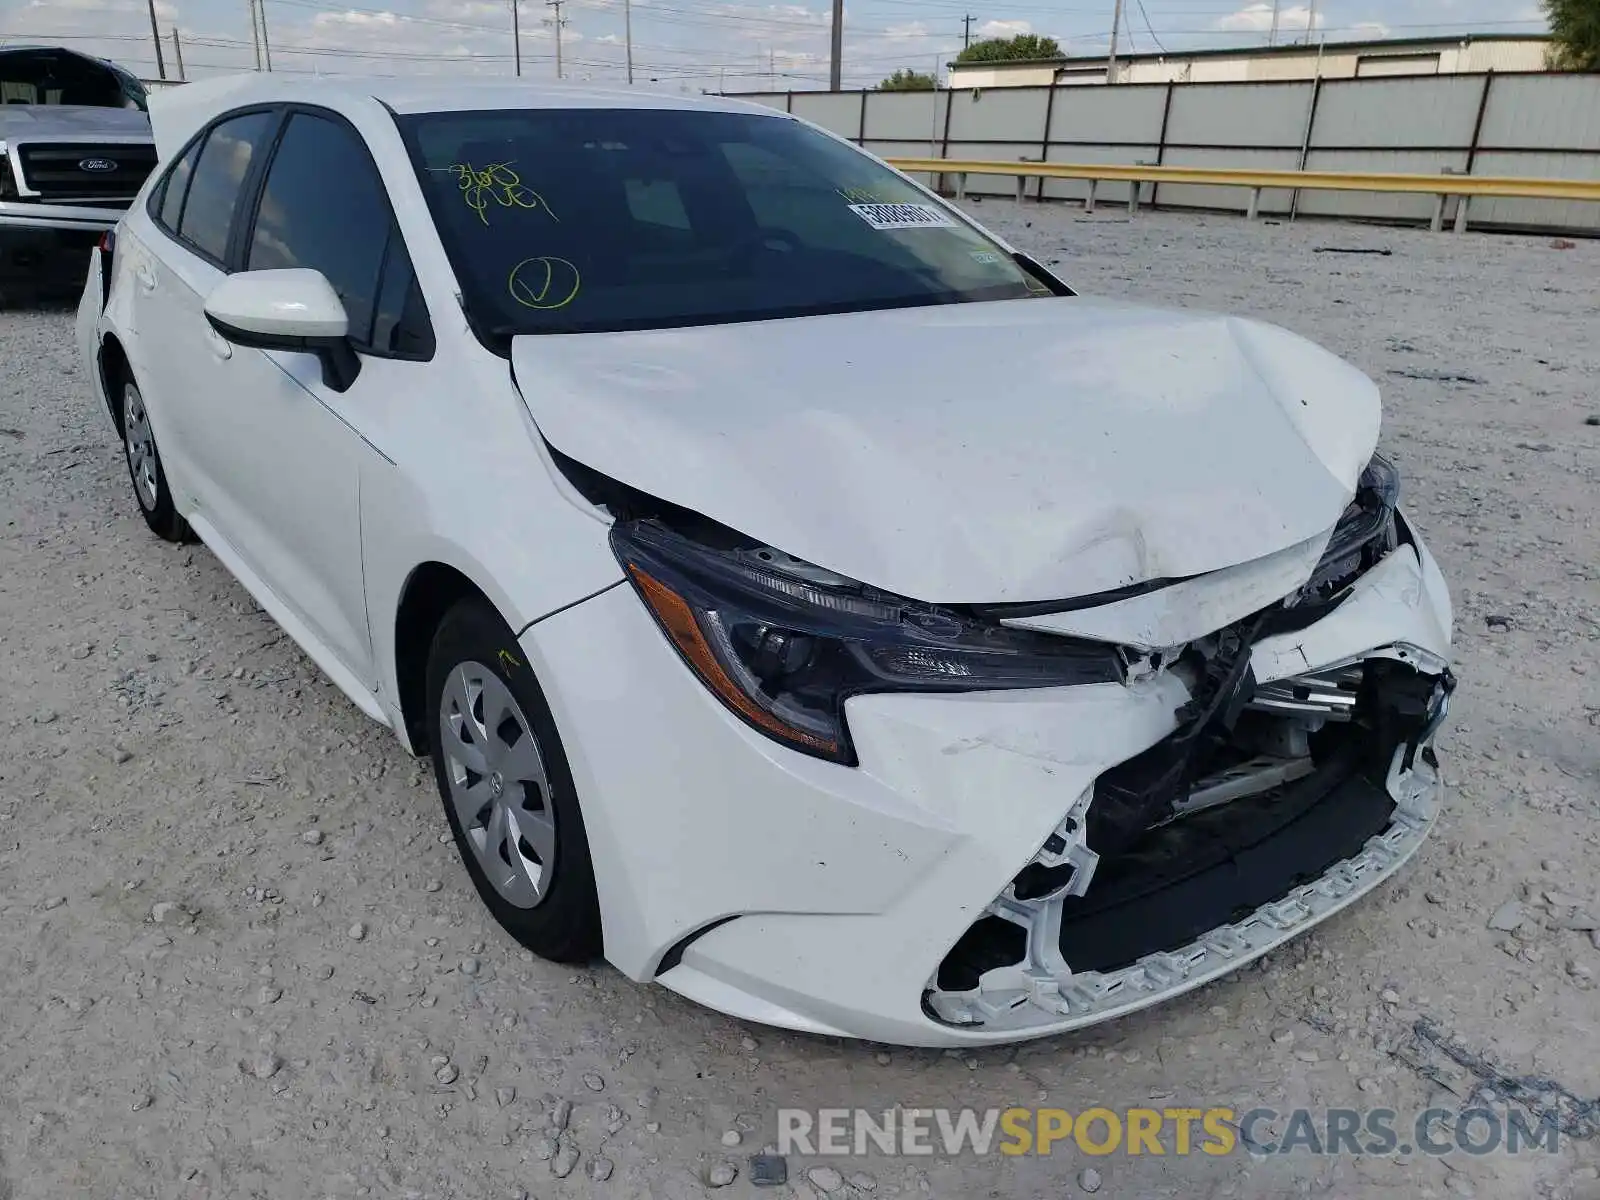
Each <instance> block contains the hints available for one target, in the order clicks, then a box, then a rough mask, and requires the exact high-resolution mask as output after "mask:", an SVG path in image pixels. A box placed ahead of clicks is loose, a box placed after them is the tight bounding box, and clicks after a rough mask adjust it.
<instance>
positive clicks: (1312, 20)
mask: <svg viewBox="0 0 1600 1200" xmlns="http://www.w3.org/2000/svg"><path fill="white" fill-rule="evenodd" d="M1316 27H1317V0H1311V4H1310V7H1309V8H1308V9H1307V10H1306V45H1308V46H1309V45H1311V31H1312V30H1313V29H1315V28H1316Z"/></svg>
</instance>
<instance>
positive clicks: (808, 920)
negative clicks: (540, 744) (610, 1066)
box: [523, 531, 1453, 1046]
mask: <svg viewBox="0 0 1600 1200" xmlns="http://www.w3.org/2000/svg"><path fill="white" fill-rule="evenodd" d="M1450 627H1451V612H1450V603H1449V599H1448V596H1447V593H1446V589H1445V585H1444V581H1443V579H1442V577H1441V576H1440V574H1439V571H1438V568H1437V566H1436V565H1435V564H1434V562H1433V560H1432V558H1431V556H1429V554H1428V552H1427V550H1426V549H1425V548H1424V547H1423V545H1422V543H1421V542H1420V540H1418V539H1416V538H1415V537H1414V536H1412V535H1410V533H1409V531H1406V534H1405V538H1404V542H1403V544H1401V545H1400V546H1398V547H1397V548H1396V549H1395V550H1393V551H1392V552H1391V553H1389V554H1388V555H1387V556H1386V557H1385V558H1384V559H1382V560H1381V561H1380V562H1378V563H1377V564H1376V565H1375V566H1373V567H1371V569H1369V570H1367V571H1366V572H1365V573H1364V574H1363V575H1362V576H1361V577H1360V578H1359V579H1358V580H1357V581H1356V582H1355V584H1354V585H1353V586H1352V587H1351V588H1350V589H1349V591H1348V593H1347V594H1345V595H1344V596H1343V598H1342V599H1340V600H1339V602H1338V603H1337V604H1336V605H1333V606H1331V607H1329V608H1327V609H1325V610H1319V611H1318V612H1317V613H1316V614H1315V618H1314V619H1312V620H1310V621H1309V623H1307V624H1305V625H1304V626H1303V627H1301V628H1292V629H1284V630H1280V631H1278V632H1269V631H1266V630H1263V629H1261V628H1259V627H1258V628H1255V629H1253V630H1252V635H1253V640H1249V641H1246V642H1245V644H1244V651H1245V653H1246V654H1247V656H1248V657H1247V661H1246V663H1245V666H1246V667H1247V668H1248V677H1249V681H1250V682H1249V688H1250V691H1249V694H1248V697H1246V698H1245V699H1243V700H1242V701H1241V703H1240V704H1239V705H1237V706H1234V707H1236V708H1237V709H1238V711H1235V712H1231V714H1230V719H1231V720H1232V721H1233V728H1234V729H1235V730H1240V731H1243V732H1242V733H1240V734H1239V736H1238V737H1237V738H1235V739H1234V740H1235V741H1238V742H1239V744H1237V745H1231V746H1230V745H1229V744H1228V739H1226V738H1223V739H1218V738H1217V737H1215V736H1214V733H1215V731H1213V736H1211V744H1210V746H1209V750H1208V753H1207V755H1206V757H1205V759H1204V761H1203V762H1202V764H1201V766H1200V769H1199V770H1198V774H1197V775H1196V777H1194V778H1191V779H1186V780H1185V787H1184V795H1183V797H1182V802H1181V804H1179V805H1177V806H1175V811H1174V812H1173V813H1172V814H1170V819H1166V820H1163V821H1159V822H1157V823H1156V824H1155V826H1154V828H1145V827H1141V826H1137V824H1135V825H1132V826H1130V825H1126V824H1124V825H1123V826H1122V827H1121V828H1120V830H1119V829H1118V828H1115V827H1114V828H1112V829H1111V830H1110V831H1109V834H1108V833H1107V831H1106V830H1104V829H1100V828H1099V827H1098V823H1103V820H1104V816H1103V814H1101V815H1100V816H1097V814H1096V811H1095V810H1096V794H1097V789H1098V790H1099V793H1100V796H1101V798H1102V799H1103V798H1104V796H1105V795H1106V792H1105V790H1104V789H1105V787H1106V785H1107V781H1109V782H1110V783H1111V784H1116V785H1118V786H1120V787H1121V788H1122V790H1123V792H1124V793H1125V797H1126V796H1135V794H1136V793H1137V792H1138V781H1136V780H1130V779H1129V778H1127V777H1126V775H1125V774H1123V771H1124V768H1125V767H1126V766H1127V764H1129V763H1131V762H1135V761H1137V760H1140V759H1142V758H1144V757H1145V756H1147V755H1149V754H1150V753H1151V752H1152V750H1154V749H1155V748H1158V747H1159V746H1160V745H1161V744H1162V743H1164V742H1169V741H1171V740H1172V739H1174V738H1177V737H1181V736H1182V735H1183V733H1184V729H1183V724H1184V723H1183V721H1182V720H1181V719H1180V718H1179V717H1178V716H1176V715H1175V714H1179V713H1182V712H1185V711H1190V706H1192V705H1193V704H1194V703H1195V702H1196V698H1197V694H1198V692H1199V691H1200V688H1199V681H1198V680H1197V679H1196V678H1195V677H1193V676H1191V677H1189V678H1185V677H1184V675H1183V673H1182V672H1181V671H1180V670H1177V669H1161V670H1157V671H1154V672H1151V673H1148V674H1144V675H1142V676H1138V677H1135V678H1130V679H1129V680H1128V681H1127V682H1126V683H1123V684H1094V685H1084V686H1076V687H1058V688H1046V689H1039V690H1037V691H1013V692H978V693H967V694H958V695H920V694H869V695H861V696H856V697H854V698H852V699H851V700H850V701H849V702H848V703H849V707H848V709H847V714H848V719H849V722H850V728H851V731H852V734H853V736H854V738H855V743H856V747H857V750H858V752H859V755H860V765H859V766H858V767H854V768H851V767H844V766H840V765H837V764H832V763H826V762H821V761H818V760H815V759H811V758H807V757H804V756H799V755H796V754H794V753H793V752H790V751H787V750H784V749H783V748H781V747H777V746H775V745H774V744H773V743H772V742H771V741H770V739H767V738H765V737H763V736H762V735H760V734H759V733H756V732H754V731H752V730H751V729H749V728H748V727H747V726H746V725H745V724H743V723H742V722H739V721H737V720H734V719H731V718H729V717H728V716H727V715H726V711H725V710H724V709H723V708H722V707H721V706H720V705H719V704H718V702H717V701H716V700H715V699H714V698H711V697H710V696H709V695H708V694H707V693H706V691H705V689H704V688H703V687H701V686H700V685H699V683H698V681H696V680H695V679H693V678H692V677H691V676H690V675H689V673H688V672H686V671H684V669H683V667H682V664H681V662H680V661H679V660H678V659H677V658H676V657H675V654H674V652H673V651H672V650H671V648H670V647H669V646H667V644H666V642H665V639H663V638H661V637H660V635H659V632H658V630H657V628H656V627H655V625H654V624H653V622H652V620H651V618H650V617H649V615H648V614H647V613H646V612H645V610H644V609H643V607H642V606H641V605H640V603H639V601H638V600H637V598H636V597H635V596H634V595H633V594H632V593H631V592H629V591H628V590H627V589H613V590H611V591H610V592H607V593H605V594H604V595H602V596H600V597H598V598H596V599H595V600H593V601H591V602H588V603H586V604H584V605H580V606H577V607H575V608H573V609H571V610H569V611H568V612H566V613H564V614H561V615H560V616H557V617H555V618H552V619H551V620H549V621H545V622H540V623H537V624H535V625H534V626H533V627H532V628H530V629H529V630H528V631H527V632H526V634H525V635H524V638H523V645H524V647H525V648H526V649H527V651H528V653H529V655H530V657H531V659H532V660H533V661H534V662H535V663H537V664H538V669H539V674H540V678H541V679H542V680H549V681H550V683H549V685H548V687H547V693H548V694H549V697H550V700H551V704H552V707H553V708H554V710H555V712H556V717H557V723H558V725H562V726H566V725H568V724H571V725H572V726H574V727H584V726H590V727H593V726H595V725H599V724H605V723H609V725H610V726H611V727H613V728H616V729H618V730H619V731H625V732H626V743H625V745H626V752H625V753H624V752H621V751H620V749H619V752H617V753H605V754H601V753H589V752H588V749H587V747H585V746H584V745H583V744H582V743H577V744H574V743H572V742H569V756H570V758H571V760H572V761H571V765H572V768H573V774H574V777H575V781H576V783H577V786H578V791H579V794H580V795H581V796H583V797H585V824H586V826H587V827H588V834H589V841H590V844H591V847H592V849H593V855H594V861H595V867H596V872H597V875H598V876H599V879H600V895H601V904H602V910H603V918H604V922H605V931H606V934H605V936H606V954H607V957H608V958H609V959H610V960H611V961H612V962H613V963H614V964H615V965H616V966H617V967H618V968H619V969H621V970H622V971H623V972H624V973H626V974H627V975H629V976H630V977H632V978H635V979H641V980H644V979H654V980H656V981H657V982H659V983H662V984H663V985H665V986H667V987H669V988H671V989H672V990H674V991H677V992H679V993H680V994H682V995H684V996H686V997H689V998H690V999H693V1000H695V1001H697V1002H699V1003H702V1004H705V1005H707V1006H709V1007H712V1008H716V1009H718V1010H720V1011H722V1012H725V1013H729V1014H731V1015H734V1016H737V1017H741V1018H744V1019H748V1020H753V1021H760V1022H763V1023H768V1024H774V1025H780V1026H785V1027H788V1028H793V1029H799V1030H805V1031H809V1032H813V1033H818V1034H824V1035H835V1036H849V1037H859V1038H867V1039H870V1040H875V1041H883V1042H892V1043H900V1044H909V1045H931V1046H940V1045H943V1046H951V1045H981V1044H993V1043H1003V1042H1009V1041H1016V1040H1020V1039H1024V1038H1031V1037H1041V1036H1046V1035H1049V1034H1053V1033H1057V1032H1061V1031H1065V1030H1069V1029H1073V1028H1076V1027H1080V1026H1084V1025H1088V1024H1092V1023H1094V1022H1097V1021H1100V1020H1104V1019H1107V1018H1110V1017H1114V1016H1117V1015H1119V1014H1122V1013H1126V1012H1130V1011H1133V1010H1135V1009H1138V1008H1142V1007H1145V1006H1148V1005H1150V1004H1154V1003H1157V1002H1159V1001H1161V1000H1163V999H1166V998H1169V997H1172V996H1175V995H1178V994H1180V993H1182V992H1184V991H1187V990H1189V989H1191V988H1194V987H1197V986H1199V985H1200V984H1202V983H1204V982H1206V981H1207V980H1209V979H1212V978H1214V977H1216V976H1219V975H1222V974H1225V973H1227V972H1229V971H1232V970H1234V969H1237V968H1238V967H1239V966H1241V965H1243V964H1245V963H1247V962H1249V961H1251V960H1252V959H1255V958H1257V957H1259V956H1260V955H1262V954H1264V953H1266V952H1267V951H1269V950H1271V949H1272V948H1273V947H1274V946H1277V945H1279V944H1281V943H1282V942H1284V941H1285V940H1287V939H1288V938H1290V937H1292V936H1294V935H1295V934H1297V933H1300V932H1303V931H1304V930H1305V929H1307V928H1309V927H1311V926H1312V925H1314V924H1316V923H1317V922H1318V921H1321V920H1323V919H1324V918H1326V917H1327V916H1329V915H1331V914H1332V913H1334V912H1336V911H1338V910H1339V909H1340V908H1342V907H1344V906H1345V905H1346V904H1349V903H1350V902H1352V901H1353V900H1355V899H1357V898H1358V897H1359V896H1361V895H1362V894H1364V893H1365V892H1367V891H1369V890H1371V889H1372V888H1373V887H1375V886H1376V885H1377V884H1378V883H1379V882H1381V881H1382V880H1383V879H1384V878H1386V877H1388V876H1389V875H1390V874H1392V873H1393V872H1394V871H1395V870H1396V869H1397V868H1398V867H1399V866H1400V864H1401V863H1403V862H1404V861H1405V860H1406V858H1408V857H1409V856H1410V855H1411V854H1412V853H1413V852H1414V851H1415V850H1416V849H1417V847H1418V846H1419V845H1420V843H1421V842H1422V840H1423V838H1424V837H1425V836H1426V835H1427V832H1428V830H1429V829H1430V828H1431V826H1432V823H1433V820H1434V818H1435V815H1436V814H1437V812H1438V808H1439V803H1440V793H1441V785H1440V780H1439V774H1438V770H1437V763H1436V761H1435V759H1434V756H1433V753H1432V749H1431V742H1432V738H1433V736H1434V733H1435V731H1436V730H1437V728H1438V725H1439V722H1440V721H1441V720H1443V719H1444V716H1445V712H1446V710H1447V705H1448V698H1449V692H1450V689H1451V686H1452V683H1453V681H1452V679H1451V677H1450V675H1449V671H1448V667H1447V663H1448V659H1449V652H1450ZM601 642H603V643H604V644H606V645H608V646H610V647H613V648H614V651H615V652H614V653H610V654H607V655H603V656H596V655H595V654H593V653H592V652H591V648H592V647H593V646H594V645H596V644H599V643H601ZM1242 674H1243V672H1241V675H1242ZM1230 677H1231V676H1230ZM1224 682H1226V680H1224ZM1227 707H1228V706H1219V708H1218V709H1217V711H1223V710H1224V709H1226V708H1227ZM1158 784H1159V772H1156V773H1154V774H1153V775H1151V776H1150V777H1148V778H1147V779H1146V780H1145V785H1146V786H1157V785H1158ZM589 797H596V798H599V799H600V801H601V802H599V803H596V804H594V805H593V806H591V805H590V803H589V802H588V798H589ZM1135 798H1136V796H1135ZM1109 807H1110V808H1115V807H1116V806H1115V805H1112V806H1109ZM1107 811H1109V808H1108V809H1107ZM1092 829H1093V830H1096V831H1097V833H1096V834H1086V833H1085V831H1088V830H1092ZM1097 835H1098V836H1099V838H1100V840H1099V841H1098V843H1097V841H1096V836H1097ZM1108 837H1109V840H1107V839H1108ZM1173 839H1175V840H1173ZM1174 847H1176V849H1177V851H1178V852H1174ZM1185 847H1188V848H1190V849H1193V850H1194V851H1195V853H1194V854H1193V855H1191V856H1190V857H1188V858H1187V859H1186V858H1185V855H1184V853H1183V851H1184V848H1185Z"/></svg>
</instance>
